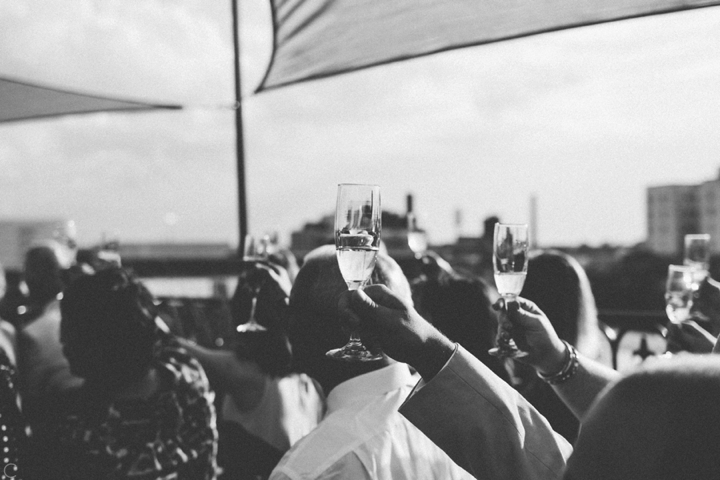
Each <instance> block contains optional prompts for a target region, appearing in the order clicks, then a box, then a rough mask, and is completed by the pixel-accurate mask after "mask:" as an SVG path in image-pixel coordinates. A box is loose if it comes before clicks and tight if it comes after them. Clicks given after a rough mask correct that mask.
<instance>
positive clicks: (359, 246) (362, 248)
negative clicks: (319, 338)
mask: <svg viewBox="0 0 720 480" xmlns="http://www.w3.org/2000/svg"><path fill="white" fill-rule="evenodd" d="M381 215H382V210H381V208H380V187H379V186H377V185H363V184H348V183H341V184H340V185H338V192H337V204H336V207H335V248H336V253H337V261H338V265H339V267H340V273H342V276H343V279H344V280H345V283H346V284H347V287H348V289H350V290H357V289H359V288H362V287H363V286H365V284H367V282H368V280H369V279H370V275H371V274H372V271H373V269H374V268H375V258H376V257H377V253H378V249H379V248H380V230H381ZM326 355H327V356H328V357H331V358H334V359H337V360H345V361H351V362H352V361H357V362H369V361H373V360H380V359H381V358H382V353H379V352H371V351H370V350H368V349H367V348H366V347H365V345H363V343H362V341H361V340H360V337H359V336H358V335H357V333H356V332H352V333H351V334H350V340H349V341H348V343H347V344H345V346H343V347H341V348H336V349H333V350H330V351H328V352H327V353H326Z"/></svg>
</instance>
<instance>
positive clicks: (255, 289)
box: [236, 235, 267, 333]
mask: <svg viewBox="0 0 720 480" xmlns="http://www.w3.org/2000/svg"><path fill="white" fill-rule="evenodd" d="M265 260H267V251H266V249H265V244H264V243H263V242H261V241H258V240H257V239H256V238H255V237H254V236H252V235H247V236H246V237H245V245H244V246H243V262H253V263H254V262H262V261H265ZM253 273H259V272H253ZM250 277H253V275H252V274H251V275H250ZM254 277H255V279H257V278H258V276H257V275H255V276H254ZM261 287H262V282H261V281H259V280H255V281H252V280H251V281H248V284H247V288H248V289H249V290H250V292H251V294H252V297H251V301H252V304H251V305H250V319H249V320H248V321H247V322H246V323H242V324H240V325H238V326H237V328H236V330H237V331H238V332H240V333H245V332H264V331H266V330H267V328H265V327H263V326H262V325H260V324H259V323H258V321H257V320H256V319H255V310H256V308H257V300H258V295H259V294H260V289H261Z"/></svg>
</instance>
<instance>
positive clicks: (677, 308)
mask: <svg viewBox="0 0 720 480" xmlns="http://www.w3.org/2000/svg"><path fill="white" fill-rule="evenodd" d="M695 273H696V270H695V267H693V266H690V265H670V266H669V267H668V276H667V284H666V289H665V313H667V316H668V318H669V319H670V321H671V322H672V323H674V324H677V325H679V324H681V323H683V322H684V321H685V320H687V319H688V318H689V317H690V309H691V308H692V304H693V292H694V291H695V286H694V285H695Z"/></svg>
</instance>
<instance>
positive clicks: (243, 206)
mask: <svg viewBox="0 0 720 480" xmlns="http://www.w3.org/2000/svg"><path fill="white" fill-rule="evenodd" d="M232 17H233V47H234V50H235V132H236V133H235V138H236V143H237V145H236V153H237V182H238V227H239V230H240V232H239V233H240V239H239V241H238V255H239V256H240V257H242V252H243V248H244V245H243V244H244V243H245V235H247V231H248V226H247V195H246V191H245V144H244V141H243V119H242V91H241V88H240V30H239V27H240V25H239V22H238V5H237V0H232Z"/></svg>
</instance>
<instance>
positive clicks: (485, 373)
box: [400, 345, 572, 480]
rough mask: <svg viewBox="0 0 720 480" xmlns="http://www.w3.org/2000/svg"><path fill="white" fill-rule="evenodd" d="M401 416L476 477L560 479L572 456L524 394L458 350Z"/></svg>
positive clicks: (407, 403) (411, 399)
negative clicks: (568, 459)
mask: <svg viewBox="0 0 720 480" xmlns="http://www.w3.org/2000/svg"><path fill="white" fill-rule="evenodd" d="M400 413H402V414H403V415H404V416H405V417H406V418H407V419H408V420H409V421H410V422H412V423H413V424H414V425H415V426H417V427H418V428H419V429H420V430H421V431H422V432H423V433H425V435H427V436H428V437H429V438H430V439H431V440H432V441H433V442H435V443H436V444H437V445H438V446H439V447H440V448H442V449H443V450H444V451H445V452H446V453H447V454H448V455H449V456H450V457H451V458H452V459H453V460H454V461H455V462H456V463H457V464H458V465H460V466H461V467H463V468H464V469H465V470H467V471H468V472H470V473H471V474H472V475H473V476H475V477H476V478H493V479H508V480H510V479H519V478H522V479H524V480H547V479H560V478H562V474H563V470H564V468H565V463H566V460H567V458H568V457H569V456H570V454H571V453H572V447H571V446H570V444H569V443H568V442H567V441H566V440H565V439H564V438H563V437H562V436H561V435H559V434H557V433H555V432H554V431H553V429H552V428H551V427H550V424H549V423H548V422H547V420H546V419H545V418H544V417H543V416H542V415H541V414H540V413H539V412H538V411H537V410H536V409H535V408H534V407H533V406H532V405H530V403H529V402H528V401H527V400H525V398H523V397H522V395H520V394H519V393H517V391H515V390H514V389H513V388H512V387H511V386H510V385H508V384H507V383H506V382H504V381H503V380H502V379H500V378H499V377H498V376H497V375H495V374H494V373H493V372H492V371H490V369H489V368H487V367H486V366H485V365H484V364H483V363H482V362H481V361H480V360H478V359H477V358H475V357H474V356H473V355H471V354H470V353H468V352H467V351H466V350H465V349H464V348H463V347H462V346H460V345H457V346H456V350H455V353H454V354H453V356H452V357H451V358H450V360H449V361H448V363H447V364H446V365H445V366H444V367H443V369H442V370H441V371H440V372H439V373H438V374H437V375H436V376H435V377H434V378H433V379H432V380H431V381H430V382H428V383H427V384H424V383H423V382H422V381H421V382H420V384H418V386H417V387H416V388H415V390H414V391H413V392H412V393H411V394H410V396H409V397H408V399H407V400H406V401H405V403H404V404H403V405H402V406H401V407H400Z"/></svg>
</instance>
